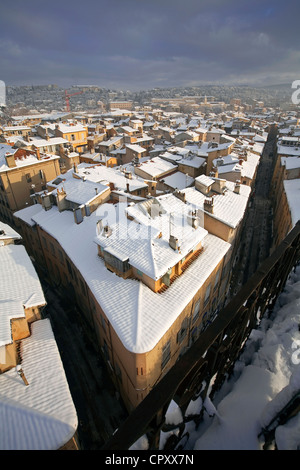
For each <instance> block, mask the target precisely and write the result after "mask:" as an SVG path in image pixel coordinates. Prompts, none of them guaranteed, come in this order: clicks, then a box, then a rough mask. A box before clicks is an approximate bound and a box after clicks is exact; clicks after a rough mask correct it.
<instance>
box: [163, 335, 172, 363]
mask: <svg viewBox="0 0 300 470" xmlns="http://www.w3.org/2000/svg"><path fill="white" fill-rule="evenodd" d="M170 357H171V340H169V341H168V342H167V343H166V344H165V345H164V346H163V349H162V360H161V368H162V369H163V368H164V367H165V366H166V365H167V363H168V362H169V360H170Z"/></svg>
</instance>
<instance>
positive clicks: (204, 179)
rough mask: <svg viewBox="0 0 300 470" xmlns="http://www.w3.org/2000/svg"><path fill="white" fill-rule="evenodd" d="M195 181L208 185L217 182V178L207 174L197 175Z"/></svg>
mask: <svg viewBox="0 0 300 470" xmlns="http://www.w3.org/2000/svg"><path fill="white" fill-rule="evenodd" d="M195 181H199V183H201V184H203V185H204V186H206V187H209V186H211V185H212V184H214V182H215V180H213V179H212V178H210V177H209V176H206V175H200V176H197V178H196V179H195Z"/></svg>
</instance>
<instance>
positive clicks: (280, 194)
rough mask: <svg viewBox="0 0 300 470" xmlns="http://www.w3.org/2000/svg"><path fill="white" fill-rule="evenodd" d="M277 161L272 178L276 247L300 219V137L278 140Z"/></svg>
mask: <svg viewBox="0 0 300 470" xmlns="http://www.w3.org/2000/svg"><path fill="white" fill-rule="evenodd" d="M275 158H276V163H275V169H274V175H273V180H272V197H273V208H274V214H275V216H274V248H275V247H276V246H277V245H278V244H279V243H280V242H281V241H282V240H283V238H284V237H285V236H286V235H287V234H288V233H289V231H290V230H291V229H292V228H293V227H294V225H295V224H296V223H297V221H298V220H299V219H300V212H299V203H298V201H299V194H300V193H299V191H300V150H299V138H298V137H293V136H288V137H283V138H279V139H278V142H277V152H276V155H275Z"/></svg>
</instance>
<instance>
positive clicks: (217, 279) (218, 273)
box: [214, 270, 220, 291]
mask: <svg viewBox="0 0 300 470" xmlns="http://www.w3.org/2000/svg"><path fill="white" fill-rule="evenodd" d="M219 279H220V270H219V271H218V272H217V274H216V278H215V285H214V291H215V290H216V289H217V287H218V284H219Z"/></svg>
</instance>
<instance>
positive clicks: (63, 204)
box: [56, 188, 68, 212]
mask: <svg viewBox="0 0 300 470" xmlns="http://www.w3.org/2000/svg"><path fill="white" fill-rule="evenodd" d="M66 195H67V193H66V191H65V190H64V188H62V189H61V191H60V190H59V188H57V195H56V203H57V208H58V210H59V212H62V211H64V210H66V209H67V208H68V203H67V201H66Z"/></svg>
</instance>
